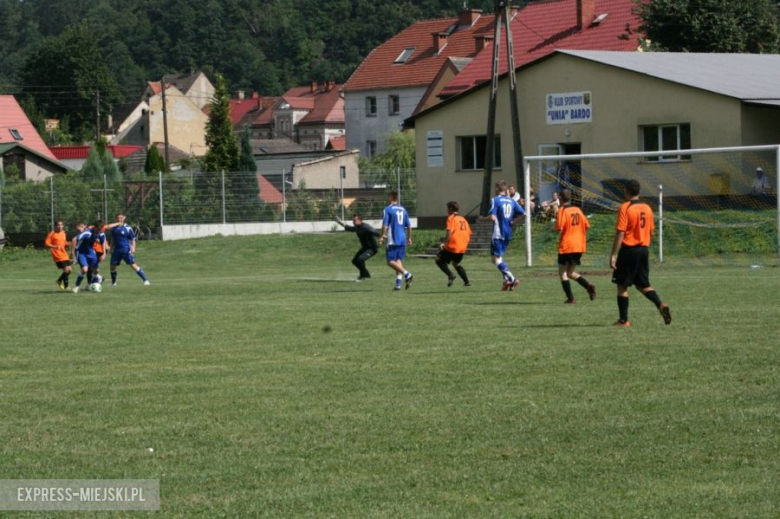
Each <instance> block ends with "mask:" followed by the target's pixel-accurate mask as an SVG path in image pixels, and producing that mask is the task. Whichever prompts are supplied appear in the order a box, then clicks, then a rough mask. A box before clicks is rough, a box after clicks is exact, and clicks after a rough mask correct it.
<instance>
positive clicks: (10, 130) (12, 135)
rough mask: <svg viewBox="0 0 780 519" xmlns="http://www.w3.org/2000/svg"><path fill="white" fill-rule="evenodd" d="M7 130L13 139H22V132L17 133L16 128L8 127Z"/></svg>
mask: <svg viewBox="0 0 780 519" xmlns="http://www.w3.org/2000/svg"><path fill="white" fill-rule="evenodd" d="M8 131H9V132H11V137H13V138H14V139H16V140H17V141H21V140H23V139H22V134H21V133H19V130H17V129H16V128H11V129H9V130H8Z"/></svg>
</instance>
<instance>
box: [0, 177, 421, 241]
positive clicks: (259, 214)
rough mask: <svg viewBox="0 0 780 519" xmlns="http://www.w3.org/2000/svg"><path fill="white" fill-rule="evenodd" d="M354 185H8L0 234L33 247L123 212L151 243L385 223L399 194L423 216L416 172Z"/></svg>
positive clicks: (269, 180)
mask: <svg viewBox="0 0 780 519" xmlns="http://www.w3.org/2000/svg"><path fill="white" fill-rule="evenodd" d="M337 177H341V178H337ZM346 177H347V176H346V175H345V174H338V175H333V178H337V179H336V180H329V181H327V182H323V181H322V179H320V178H317V177H314V176H312V177H310V178H306V177H305V176H303V175H298V174H293V173H285V172H281V174H276V175H263V174H260V173H248V172H216V173H210V172H196V171H192V172H189V171H178V172H175V173H168V174H164V175H161V176H159V177H157V178H154V177H152V178H148V179H145V180H126V181H120V182H109V181H104V182H95V183H85V182H83V181H82V180H81V179H80V178H75V177H72V176H68V175H65V176H58V177H51V178H50V179H48V180H46V181H45V182H40V183H36V182H24V181H15V182H10V181H9V182H5V183H4V184H2V185H0V227H2V228H3V229H4V231H5V233H6V235H10V237H11V242H12V243H16V242H30V241H33V239H34V237H35V236H40V235H42V234H44V233H46V232H47V231H48V230H49V229H51V227H52V224H53V222H54V221H55V220H62V221H63V222H64V223H65V226H66V229H68V230H71V229H72V228H73V227H74V226H75V224H76V223H78V222H85V223H92V222H94V221H96V220H105V221H114V217H115V215H116V214H117V213H118V212H122V213H124V214H125V215H126V216H127V221H128V222H129V223H130V224H131V225H133V226H134V227H137V228H138V229H139V230H141V235H142V237H151V238H154V237H155V235H156V234H157V233H156V231H157V229H158V228H159V227H160V225H161V224H162V225H196V224H221V223H250V222H310V221H312V222H316V221H326V220H332V219H333V218H334V217H336V216H338V217H342V218H346V219H349V218H350V217H351V216H352V214H353V213H356V212H358V213H360V214H362V215H363V218H365V219H378V218H381V216H382V210H383V209H384V207H385V206H386V205H387V198H388V193H389V192H390V191H392V190H397V191H398V192H399V194H400V198H401V203H402V204H403V205H404V206H405V207H406V208H407V210H408V211H409V214H410V215H412V216H414V215H415V214H416V206H417V182H416V173H415V171H414V170H401V169H396V170H368V171H360V172H359V174H358V175H356V176H355V177H354V178H346ZM15 238H16V239H15Z"/></svg>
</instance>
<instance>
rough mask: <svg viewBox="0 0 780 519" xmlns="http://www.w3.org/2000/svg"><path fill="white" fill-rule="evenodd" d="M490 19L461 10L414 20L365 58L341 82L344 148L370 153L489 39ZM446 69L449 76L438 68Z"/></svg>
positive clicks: (379, 150)
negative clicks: (345, 137) (431, 91)
mask: <svg viewBox="0 0 780 519" xmlns="http://www.w3.org/2000/svg"><path fill="white" fill-rule="evenodd" d="M493 20H494V17H493V15H492V14H483V13H482V11H480V10H478V9H469V8H463V9H461V10H460V11H459V12H458V16H457V17H453V18H441V19H437V20H425V21H421V22H417V23H415V24H413V25H412V26H410V27H408V28H406V29H404V30H403V31H401V32H400V33H399V34H397V35H396V36H394V37H392V38H390V39H389V40H388V41H386V42H384V43H383V44H381V45H380V46H378V47H377V48H375V49H374V50H373V51H371V53H370V54H369V55H368V56H367V57H366V59H365V60H363V62H362V63H361V64H360V66H359V67H358V68H357V69H356V70H355V72H354V73H353V74H352V76H351V77H350V78H349V80H348V81H347V82H346V84H345V85H344V89H343V91H344V110H345V113H346V133H347V148H349V149H359V150H360V152H361V155H363V156H364V157H370V156H372V155H373V154H375V153H381V152H382V151H383V150H384V147H385V142H386V139H387V136H388V134H390V133H391V132H393V131H398V130H400V129H401V124H402V123H403V121H404V119H406V118H407V117H409V116H410V115H412V114H413V113H415V112H416V111H417V110H418V107H419V106H420V103H421V102H423V100H425V103H427V102H428V101H430V100H431V99H432V98H433V99H435V97H432V96H431V95H426V94H429V89H430V88H431V85H432V84H434V83H436V82H437V80H439V81H441V79H442V77H444V78H447V79H449V78H450V77H452V75H454V73H455V71H457V70H458V69H459V68H460V67H462V66H463V62H462V61H459V62H456V61H452V60H455V59H458V60H463V59H468V58H473V57H474V56H476V55H477V53H478V52H479V51H480V50H481V49H482V48H483V47H484V45H485V41H486V40H487V39H489V38H490V37H491V34H492V32H491V31H492V29H493ZM447 70H448V71H449V75H448V74H445V73H444V72H443V71H447Z"/></svg>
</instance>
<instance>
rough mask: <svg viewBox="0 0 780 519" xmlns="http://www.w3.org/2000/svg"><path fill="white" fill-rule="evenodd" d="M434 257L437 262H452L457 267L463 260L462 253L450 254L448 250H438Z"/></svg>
mask: <svg viewBox="0 0 780 519" xmlns="http://www.w3.org/2000/svg"><path fill="white" fill-rule="evenodd" d="M436 257H437V258H439V261H443V262H444V263H449V262H450V261H452V262H454V263H455V264H456V265H457V264H458V263H460V262H461V261H462V260H463V253H462V252H460V253H457V252H450V251H448V250H440V251H439V253H438V254H437V255H436Z"/></svg>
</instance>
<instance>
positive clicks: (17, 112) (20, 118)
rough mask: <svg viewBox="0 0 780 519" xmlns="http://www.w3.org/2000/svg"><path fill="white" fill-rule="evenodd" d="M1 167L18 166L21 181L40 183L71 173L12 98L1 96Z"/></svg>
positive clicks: (16, 167) (5, 168) (6, 168)
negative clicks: (58, 174)
mask: <svg viewBox="0 0 780 519" xmlns="http://www.w3.org/2000/svg"><path fill="white" fill-rule="evenodd" d="M0 166H2V168H3V170H4V171H8V170H9V168H12V167H13V166H15V168H14V169H18V171H19V177H20V179H21V180H35V181H41V180H45V179H46V178H48V177H50V176H52V175H54V174H55V173H64V172H65V171H67V170H68V168H67V166H65V165H64V164H62V163H61V162H60V161H59V160H57V158H56V157H55V156H54V155H53V154H52V152H51V151H49V148H48V147H47V146H46V143H45V142H43V139H42V138H41V136H40V135H39V134H38V131H37V130H36V129H35V126H33V124H32V122H30V119H29V118H28V117H27V115H26V114H25V113H24V110H22V107H21V106H19V103H18V102H16V99H15V98H14V96H12V95H0Z"/></svg>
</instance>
